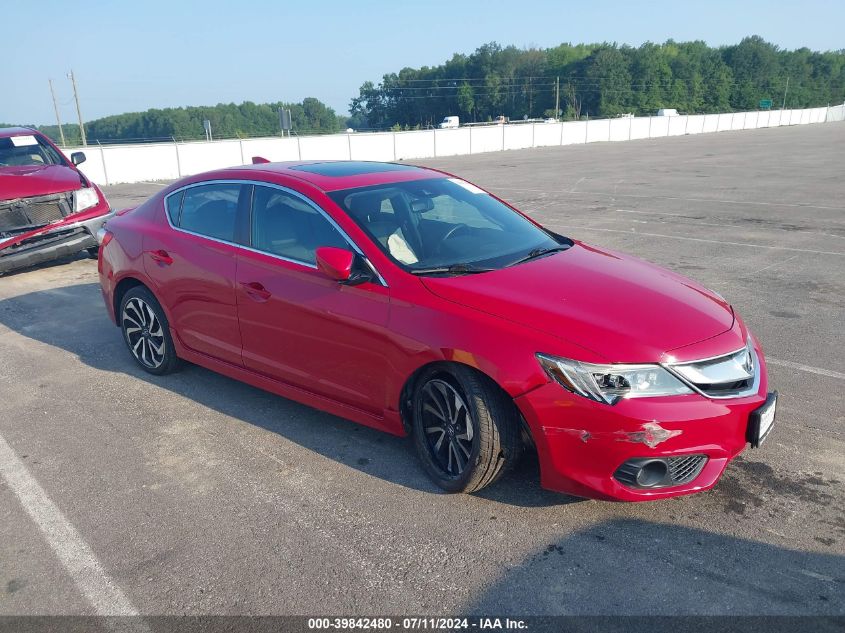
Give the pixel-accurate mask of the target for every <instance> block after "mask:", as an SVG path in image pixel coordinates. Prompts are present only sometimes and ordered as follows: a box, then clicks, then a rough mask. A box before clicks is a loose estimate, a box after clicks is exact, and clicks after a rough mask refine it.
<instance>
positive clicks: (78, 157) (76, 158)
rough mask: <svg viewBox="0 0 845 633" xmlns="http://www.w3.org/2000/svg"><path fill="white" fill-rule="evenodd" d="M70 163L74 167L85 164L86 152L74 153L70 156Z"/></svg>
mask: <svg viewBox="0 0 845 633" xmlns="http://www.w3.org/2000/svg"><path fill="white" fill-rule="evenodd" d="M70 162H72V163H73V164H74V165H81V164H82V163H84V162H85V152H74V153H73V154H71V155H70Z"/></svg>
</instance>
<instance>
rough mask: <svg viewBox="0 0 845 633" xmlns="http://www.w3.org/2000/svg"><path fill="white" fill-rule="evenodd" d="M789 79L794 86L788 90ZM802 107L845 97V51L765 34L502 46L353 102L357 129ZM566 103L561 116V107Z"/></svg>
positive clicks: (402, 74)
mask: <svg viewBox="0 0 845 633" xmlns="http://www.w3.org/2000/svg"><path fill="white" fill-rule="evenodd" d="M787 81H788V85H787ZM784 96H785V97H786V103H785V106H786V107H787V108H799V107H809V106H818V105H827V104H828V103H841V102H842V101H843V100H845V50H839V51H828V52H817V51H811V50H809V49H807V48H801V49H798V50H792V51H790V50H782V49H780V48H779V47H777V46H776V45H774V44H771V43H769V42H766V41H765V40H763V39H762V38H760V37H758V36H753V37H747V38H745V39H743V40H742V41H741V42H740V43H739V44H736V45H732V46H722V47H718V48H713V47H710V46H708V45H707V44H706V43H704V42H701V41H696V42H675V41H673V40H669V41H667V42H665V43H663V44H653V43H650V42H647V43H645V44H643V45H642V46H639V47H632V46H627V45H622V46H619V45H617V44H615V43H614V44H610V43H603V44H576V45H573V44H561V45H560V46H556V47H553V48H546V49H541V48H529V49H519V48H516V47H515V46H506V47H502V46H501V45H499V44H497V43H495V42H492V43H490V44H485V45H483V46H481V47H480V48H478V49H477V50H476V51H475V52H474V53H472V54H469V55H461V54H455V55H453V56H452V58H451V59H450V60H449V61H447V62H446V63H444V64H441V65H439V66H434V67H427V66H425V67H422V68H419V69H415V68H403V69H402V70H400V71H399V72H398V73H389V74H387V75H384V76H383V77H382V80H381V82H380V83H378V84H374V83H373V82H371V81H367V82H365V83H364V84H363V85H362V86H361V88H360V90H359V94H358V96H356V97H355V98H353V99H352V102H351V104H350V113H351V114H352V118H351V120H350V122H349V124H350V125H351V126H352V127H355V128H368V127H369V128H375V129H384V128H390V127H394V128H395V129H400V128H405V129H407V128H416V127H426V126H430V125H434V124H436V123H437V122H438V121H440V120H442V118H443V117H444V116H447V115H460V116H461V117H462V119H463V120H466V121H489V120H492V119H494V118H495V117H497V116H507V117H509V118H511V119H514V118H519V119H521V118H524V117H528V118H534V117H548V116H552V117H554V116H560V117H561V118H563V119H579V118H584V117H587V116H590V117H613V116H616V115H619V114H624V113H632V114H635V115H647V114H655V113H656V111H657V110H658V109H659V108H675V109H677V110H678V111H680V112H682V113H702V112H731V111H737V110H754V109H757V108H759V107H760V101H761V100H764V99H769V100H771V101H772V102H773V107H776V108H778V107H781V105H783V102H784ZM556 103H559V104H560V105H559V108H560V109H559V112H557V113H556V112H555V105H556Z"/></svg>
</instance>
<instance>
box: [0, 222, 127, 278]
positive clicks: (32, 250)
mask: <svg viewBox="0 0 845 633" xmlns="http://www.w3.org/2000/svg"><path fill="white" fill-rule="evenodd" d="M113 214H114V211H112V210H108V211H107V212H106V213H104V214H102V215H98V216H95V217H93V218H87V219H84V220H79V221H73V218H72V217H68V218H67V220H68V221H65V222H58V223H55V224H51V225H49V226H46V227H43V228H42V229H39V230H37V231H32V232H31V233H27V234H25V235H19V236H16V239H15V240H14V241H13V242H12V240H9V241H10V242H12V243H10V244H8V245H6V246H4V247H2V248H0V273H6V272H10V271H12V270H17V269H20V268H28V267H30V266H36V265H38V264H43V263H44V262H49V261H53V260H55V259H60V258H62V257H68V256H70V255H73V254H75V253H78V252H80V251H84V250H86V249H88V248H94V247H96V246H97V237H96V235H97V232H98V231H99V230H100V229H101V228H102V226H103V225H104V224H105V223H106V220H108V219H109V218H110V217H111V216H112V215H113Z"/></svg>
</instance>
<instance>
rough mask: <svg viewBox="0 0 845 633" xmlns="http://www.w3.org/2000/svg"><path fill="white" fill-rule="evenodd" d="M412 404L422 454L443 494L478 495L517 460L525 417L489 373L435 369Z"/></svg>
mask: <svg viewBox="0 0 845 633" xmlns="http://www.w3.org/2000/svg"><path fill="white" fill-rule="evenodd" d="M412 402H413V408H412V411H413V435H414V445H415V447H416V449H417V454H418V455H419V458H420V460H421V461H422V464H423V467H424V468H425V470H426V472H427V473H428V475H429V477H431V479H432V480H433V481H434V482H435V483H436V484H437V485H438V486H440V487H441V488H442V489H443V490H446V491H447V492H476V491H478V490H481V489H482V488H484V487H485V486H488V485H490V484H492V483H493V482H495V481H496V480H497V479H498V478H499V477H501V476H502V474H503V473H504V472H505V471H506V470H507V469H508V468H510V467H511V466H513V464H514V463H515V462H516V461H517V459H518V457H519V455H520V453H521V451H522V442H521V438H520V433H519V429H520V424H519V414H518V412H517V410H516V407H515V406H514V404H513V402H512V401H511V399H510V398H509V397H508V396H507V394H505V393H504V392H503V391H502V390H501V389H500V388H499V387H498V385H496V384H495V383H494V382H493V381H492V380H491V379H490V378H488V377H487V376H485V375H484V374H481V373H480V372H478V371H476V370H474V369H471V368H469V367H465V366H462V365H452V366H448V367H442V366H441V367H433V368H431V369H429V370H427V371H426V372H425V373H423V375H421V376H420V377H419V379H418V380H417V382H416V388H415V390H414V395H413V399H412Z"/></svg>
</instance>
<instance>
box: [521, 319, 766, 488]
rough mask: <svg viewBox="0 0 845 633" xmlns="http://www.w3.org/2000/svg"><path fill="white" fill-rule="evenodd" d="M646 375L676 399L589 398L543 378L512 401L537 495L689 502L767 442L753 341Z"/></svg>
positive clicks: (762, 373) (761, 374)
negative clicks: (664, 382)
mask: <svg viewBox="0 0 845 633" xmlns="http://www.w3.org/2000/svg"><path fill="white" fill-rule="evenodd" d="M654 367H658V368H660V369H661V371H665V372H667V374H668V375H671V376H672V377H673V378H674V377H677V379H678V381H679V383H680V384H683V385H684V386H685V387H686V390H685V392H684V393H681V392H680V391H679V392H678V393H676V394H671V393H666V394H664V395H660V396H657V397H646V398H640V397H630V395H629V396H628V397H619V398H613V397H611V398H609V399H608V400H602V398H601V397H599V398H596V399H592V398H590V397H584V394H583V393H579V391H578V385H577V384H573V385H572V386H573V387H574V389H570V388H569V387H567V385H566V383H565V381H566V378H565V377H564V378H563V379H562V380H563V382H561V380H558V379H557V377H556V376H555V375H554V374H553V373H552V377H554V378H555V380H554V381H552V382H549V383H547V384H546V385H544V386H542V387H540V388H538V389H535V390H533V391H531V392H529V393H526V394H524V395H522V396H520V397H518V398H516V399H515V403H516V404H517V406H518V407H519V409H520V412H521V413H522V415H523V417H524V418H525V420H526V422H527V423H528V426H529V428H530V429H531V431H532V436H533V440H534V443H535V445H536V447H537V453H538V456H539V459H540V465H541V481H542V485H543V487H544V488H548V489H550V490H556V491H559V492H565V493H569V494H574V495H578V496H584V497H591V498H599V499H606V500H616V501H646V500H655V499H661V498H665V497H672V496H677V495H683V494H691V493H694V492H700V491H703V490H708V489H710V488H712V487H713V486H714V485H715V484H716V483H717V482H718V480H719V478H720V477H721V476H722V473H723V472H724V471H725V468H726V467H727V465H728V463H729V462H730V460H732V459H733V458H734V457H736V456H737V455H739V454H740V453H741V452H742V451H743V450H744V449H745V448H746V446H747V445H748V444H749V443H750V444H751V446H752V447H756V446H759V444H760V443H762V441H764V440H765V439H766V435H767V434H768V432H769V430H770V429H771V426H772V422H773V419H774V408H775V403H776V400H777V394H776V393H769V392H768V379H767V374H766V365H765V359H764V357H763V354H762V351H761V350H760V348H759V345H758V344H757V343H756V341H754V339H753V337H751V336H748V342H747V345H746V347H745V348H742V349H739V350H736V351H735V352H731V353H728V354H722V355H719V356H717V357H714V358H704V359H702V360H699V361H692V362H686V361H685V362H679V363H675V364H672V363H664V364H656V365H654ZM716 377H719V378H720V379H723V380H720V381H719V382H716V381H715V380H714V378H716ZM570 384H571V383H570ZM562 386H563V387H566V388H561V387H562ZM605 393H607V392H605ZM767 416H768V417H769V419H766V417H767Z"/></svg>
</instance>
